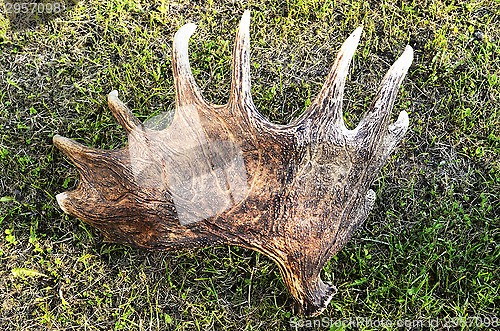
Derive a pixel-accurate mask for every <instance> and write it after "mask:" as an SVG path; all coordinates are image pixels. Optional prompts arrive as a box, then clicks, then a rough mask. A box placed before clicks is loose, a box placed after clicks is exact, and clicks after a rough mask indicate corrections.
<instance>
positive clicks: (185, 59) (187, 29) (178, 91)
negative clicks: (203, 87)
mask: <svg viewBox="0 0 500 331" xmlns="http://www.w3.org/2000/svg"><path fill="white" fill-rule="evenodd" d="M195 30H196V24H194V23H188V24H185V25H183V26H182V27H181V28H180V29H179V30H178V31H177V32H176V33H175V36H174V45H173V50H172V52H173V54H172V69H173V72H174V82H175V97H176V104H177V108H178V109H179V108H181V107H182V106H185V105H189V104H192V103H194V102H198V103H205V101H204V99H203V96H202V94H201V92H200V90H199V88H198V85H196V82H195V80H194V77H193V73H192V72H191V66H190V64H189V54H188V49H189V38H190V37H191V35H192V34H193V33H194V31H195Z"/></svg>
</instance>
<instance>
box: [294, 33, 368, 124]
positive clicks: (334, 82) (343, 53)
mask: <svg viewBox="0 0 500 331" xmlns="http://www.w3.org/2000/svg"><path fill="white" fill-rule="evenodd" d="M362 32H363V27H362V26H360V27H358V28H357V29H356V30H354V32H353V33H351V35H350V36H349V37H348V38H347V39H346V41H345V42H344V44H343V45H342V47H341V48H340V51H339V53H338V54H337V58H336V59H335V62H334V64H333V66H332V68H331V69H330V72H329V74H328V77H327V78H326V81H325V83H324V84H323V87H322V89H321V91H320V93H319V94H318V96H317V97H316V99H315V100H314V101H313V103H312V104H311V105H310V106H309V107H308V109H307V110H306V111H305V113H304V115H303V117H304V119H305V118H309V117H319V118H324V119H328V121H329V122H330V121H331V122H333V125H334V127H335V128H339V129H342V128H344V127H345V124H344V121H343V113H342V98H343V95H344V87H345V81H346V79H347V75H348V74H349V65H350V63H351V60H352V58H353V56H354V52H355V51H356V48H357V47H358V44H359V39H360V37H361V33H362ZM299 120H300V119H299Z"/></svg>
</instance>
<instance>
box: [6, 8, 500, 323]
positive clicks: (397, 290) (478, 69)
mask: <svg viewBox="0 0 500 331" xmlns="http://www.w3.org/2000/svg"><path fill="white" fill-rule="evenodd" d="M66 5H67V10H66V11H65V12H63V13H61V14H59V15H48V16H47V15H45V16H44V15H41V17H39V18H38V19H37V20H34V19H30V20H28V19H26V17H23V16H19V15H18V16H13V15H3V16H2V18H1V19H0V77H1V78H0V84H1V88H0V163H1V164H2V167H0V198H1V199H0V210H1V213H0V230H1V231H0V327H1V329H2V330H16V329H19V330H27V329H30V330H31V329H53V330H62V329H84V330H111V329H113V330H157V329H163V330H202V329H203V330H207V329H208V330H209V329H214V330H233V329H245V330H267V329H269V330H289V329H295V328H299V329H300V325H302V326H304V327H307V326H309V325H310V326H312V328H313V329H325V328H326V329H330V330H336V329H343V327H342V326H340V325H339V324H332V325H331V327H330V325H328V327H326V326H325V325H319V322H321V321H320V320H318V319H310V320H302V321H299V322H297V323H295V324H294V323H290V319H291V318H293V317H294V316H293V314H291V307H292V302H291V297H290V296H289V294H288V293H287V292H286V289H285V288H284V285H283V283H282V281H281V277H280V275H279V271H278V268H277V267H276V265H275V264H274V263H273V262H272V261H270V260H269V259H268V258H266V257H265V256H263V255H259V254H258V253H255V252H252V251H248V250H245V249H241V248H238V247H213V248H206V249H196V250H181V251H176V252H156V253H150V252H144V251H138V250H133V249H130V248H128V247H123V246H118V245H112V244H106V243H103V241H102V236H101V235H100V234H99V233H98V232H97V231H95V230H94V229H92V228H90V227H88V226H87V225H85V224H84V223H82V222H81V221H79V220H78V219H74V218H72V217H68V216H67V215H65V214H63V213H62V211H61V210H60V209H59V208H58V206H57V203H56V201H55V199H54V196H55V195H56V194H57V193H59V192H62V191H66V190H70V189H72V188H75V187H76V185H77V182H78V175H77V172H76V169H75V168H74V167H73V165H72V164H71V162H69V160H68V159H67V158H65V157H64V156H63V155H62V153H61V152H59V151H57V150H56V149H54V147H53V145H52V140H51V139H52V136H53V135H54V134H56V133H57V134H62V135H65V136H68V137H72V138H75V139H77V140H78V141H80V142H82V143H85V144H87V145H90V146H94V147H99V148H105V149H112V148H118V147H120V146H123V145H124V143H125V135H124V133H123V131H122V129H121V128H120V127H119V125H118V124H117V122H116V121H115V120H114V119H113V118H112V116H111V113H110V111H109V110H108V109H107V107H106V103H105V99H104V98H105V95H106V94H107V93H108V92H109V91H111V90H113V89H118V90H119V91H120V96H121V99H122V100H123V101H124V102H125V103H126V104H127V105H128V106H129V107H130V108H131V109H132V110H133V111H134V113H135V114H136V115H137V116H138V117H139V118H140V119H141V120H143V121H144V120H147V119H148V118H151V117H152V116H154V115H157V114H160V113H163V112H167V113H168V112H172V110H173V107H174V89H173V77H172V71H171V67H170V54H171V42H172V37H173V34H174V33H175V31H176V30H177V29H178V28H179V27H180V26H181V25H182V24H184V23H186V22H196V23H197V24H198V30H197V33H196V34H195V36H194V37H193V39H192V41H191V44H190V59H191V66H192V68H193V72H194V74H195V77H196V80H197V82H198V83H199V85H200V87H201V89H202V90H203V92H204V94H205V96H206V98H207V99H208V100H210V101H212V102H214V103H220V104H222V103H225V102H227V100H228V91H229V85H230V78H229V77H230V63H231V50H232V45H233V38H234V35H235V30H236V26H237V23H238V21H239V18H240V16H241V14H242V13H243V11H244V9H246V8H249V9H251V11H252V26H251V38H252V41H251V47H252V80H253V81H252V83H253V87H252V90H253V97H254V101H255V103H256V105H257V107H258V109H259V110H260V111H261V112H262V114H264V115H265V116H266V117H267V118H269V119H270V120H271V121H273V122H276V123H288V122H290V121H291V120H293V119H294V118H296V117H297V116H298V115H299V114H300V113H301V112H302V111H303V110H304V109H305V107H307V105H308V104H309V103H310V102H311V100H312V99H313V98H314V97H315V96H316V94H317V93H318V91H319V89H320V87H321V85H322V83H323V80H324V78H325V77H326V75H327V73H328V70H329V67H330V66H331V65H332V64H333V61H334V59H335V56H336V52H337V51H338V49H339V47H340V45H341V43H342V42H343V41H344V40H345V38H346V37H347V36H348V35H349V34H350V32H352V31H353V30H354V29H355V28H356V27H357V26H359V25H361V24H362V25H363V26H364V32H363V36H362V39H361V42H360V46H359V47H358V50H357V53H356V55H355V58H354V61H353V65H352V69H351V74H350V77H349V81H348V86H347V91H346V94H345V97H344V98H345V102H344V111H345V120H346V123H347V124H348V126H350V127H353V126H355V125H356V123H357V122H358V121H359V119H360V116H361V115H362V114H363V111H364V110H365V109H366V108H367V107H368V105H369V104H370V102H371V100H372V99H373V97H374V95H375V93H376V92H377V88H378V84H379V83H380V81H381V79H382V77H383V74H384V72H385V71H386V70H387V69H388V67H389V66H390V64H392V63H393V61H394V60H395V59H396V57H397V56H398V55H399V54H401V52H402V50H403V48H404V46H405V45H406V44H410V45H411V46H412V47H413V48H414V50H415V59H414V63H413V65H412V67H411V68H410V72H409V74H408V76H407V78H406V80H405V81H404V83H403V87H402V90H401V91H400V94H399V96H398V99H397V103H396V106H395V110H394V112H393V114H397V113H399V110H401V109H405V110H406V111H407V112H408V113H409V115H410V130H409V132H408V133H407V135H406V137H405V139H404V141H403V143H402V144H401V145H400V146H399V148H398V149H397V151H396V152H395V153H394V155H393V156H392V158H391V159H390V162H389V163H388V165H387V166H386V167H385V168H384V169H383V171H382V173H381V174H380V176H379V178H378V180H377V181H376V182H375V183H374V185H373V189H374V190H376V193H377V201H376V203H375V207H374V210H373V211H372V213H371V214H370V216H369V218H368V220H367V221H366V223H365V224H364V225H363V226H362V228H361V229H359V230H358V231H357V232H356V234H355V236H354V237H353V238H352V240H351V241H350V242H349V243H348V244H347V246H346V247H345V248H344V249H343V250H342V251H341V252H340V253H339V254H337V255H336V256H335V257H334V258H333V259H332V260H331V261H330V263H328V265H327V266H326V267H325V269H324V272H323V275H322V277H323V278H324V279H326V280H332V281H333V282H334V283H335V284H336V285H337V287H338V289H339V292H338V294H337V295H336V296H335V297H334V299H333V300H332V302H331V303H330V305H329V307H328V309H327V310H326V312H325V313H324V314H323V315H322V316H321V317H324V318H328V319H330V320H329V321H337V320H346V321H349V319H351V320H352V319H355V318H360V317H362V318H365V319H367V320H366V323H364V325H358V327H357V328H356V327H354V326H352V325H351V326H346V327H345V329H362V330H376V329H380V328H381V327H380V325H379V326H377V325H373V324H370V323H369V320H372V321H376V320H388V321H393V322H397V321H400V320H408V321H416V320H419V319H424V320H428V321H431V320H438V322H439V323H438V324H432V325H431V326H430V328H431V329H446V326H453V325H455V324H457V322H458V324H460V323H462V322H463V321H465V322H466V323H468V324H470V323H471V321H472V318H474V317H477V318H478V319H477V321H478V323H479V322H482V323H483V328H487V327H488V326H489V327H490V328H493V327H494V326H495V325H497V324H494V323H496V322H498V318H500V293H499V288H500V284H499V277H498V275H499V273H500V267H499V265H500V263H499V262H500V235H499V228H500V198H499V194H498V192H499V191H500V162H499V160H500V103H499V98H500V69H499V68H500V49H499V40H500V4H499V3H498V2H496V1H493V0H490V1H472V2H471V1H460V0H459V1H437V0H429V1H413V2H411V1H397V2H393V1H382V2H380V3H379V2H363V1H326V2H319V1H314V0H302V1H278V2H276V1H251V2H249V3H243V4H242V2H240V1H234V2H230V1H208V2H201V1H200V2H197V1H178V2H169V1H158V2H156V3H152V2H147V1H126V0H115V1H109V2H99V1H88V2H83V1H82V2H78V3H73V4H71V3H66ZM464 319H465V320H464ZM495 321H496V322H495ZM446 323H448V324H446ZM492 323H493V324H492ZM327 324H328V323H327ZM411 327H414V329H426V327H422V326H421V325H420V326H419V325H418V324H415V325H411ZM385 328H386V329H394V330H396V329H398V326H397V323H396V326H392V327H388V326H387V327H385ZM406 328H407V329H408V328H410V327H409V326H408V325H407V327H406ZM455 329H460V327H457V328H455ZM463 329H468V328H467V327H464V328H463Z"/></svg>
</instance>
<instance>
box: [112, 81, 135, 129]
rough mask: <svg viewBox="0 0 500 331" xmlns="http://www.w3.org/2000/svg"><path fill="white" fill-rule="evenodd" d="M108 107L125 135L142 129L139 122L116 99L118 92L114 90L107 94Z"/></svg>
mask: <svg viewBox="0 0 500 331" xmlns="http://www.w3.org/2000/svg"><path fill="white" fill-rule="evenodd" d="M108 107H109V109H110V110H111V112H112V113H113V115H114V116H115V118H116V120H117V121H118V122H119V123H120V125H121V126H122V127H123V129H124V130H125V131H126V132H127V134H130V133H132V132H133V131H134V130H137V129H138V128H142V123H141V121H139V119H138V118H137V117H135V116H134V114H132V112H131V111H130V110H129V109H128V108H127V106H125V104H124V103H123V102H122V101H121V100H120V99H118V91H116V90H114V91H111V93H109V94H108Z"/></svg>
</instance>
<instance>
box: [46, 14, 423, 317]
mask: <svg viewBox="0 0 500 331" xmlns="http://www.w3.org/2000/svg"><path fill="white" fill-rule="evenodd" d="M249 26H250V12H249V11H246V12H245V13H244V15H243V18H242V19H241V23H240V26H239V29H238V32H237V39H236V43H235V46H234V58H233V73H232V86H231V96H230V98H229V102H228V104H227V105H224V106H218V105H213V104H211V103H209V102H208V101H206V100H205V99H204V98H203V96H202V94H201V93H200V90H199V88H198V86H197V85H196V83H195V81H194V78H193V76H192V73H191V69H190V66H189V59H188V42H189V38H190V36H191V35H192V34H193V32H194V31H195V28H196V26H195V25H194V24H186V25H184V26H183V27H181V28H180V29H179V31H178V32H177V33H176V35H175V38H174V45H173V60H172V65H173V73H174V77H175V87H176V113H175V116H174V119H173V121H172V123H171V125H170V126H169V127H168V128H166V129H164V130H160V131H155V130H151V129H149V128H146V127H145V126H144V125H143V124H142V123H141V122H140V121H139V120H138V119H137V118H136V117H134V115H133V114H132V113H131V112H130V111H129V110H128V109H127V107H126V106H125V105H124V104H123V103H122V102H121V101H120V100H119V99H118V93H117V92H116V91H113V92H111V93H110V94H109V95H108V104H109V108H110V109H111V111H112V113H113V115H114V116H115V117H116V119H117V120H118V122H119V123H120V124H121V126H122V127H123V128H124V129H125V131H126V132H127V135H128V145H127V146H126V147H125V148H122V149H118V150H112V151H108V150H100V149H94V148H90V147H86V146H83V145H81V144H79V143H76V142H74V141H72V140H70V139H67V138H64V137H61V136H58V135H56V136H54V144H55V145H56V146H57V148H59V149H60V150H62V151H63V152H64V153H65V154H66V155H67V156H68V157H69V158H70V159H71V160H72V161H73V162H74V163H75V165H76V167H77V168H78V170H79V172H80V183H79V185H78V188H77V189H76V190H75V191H72V192H64V193H61V194H59V195H57V201H58V203H59V205H60V206H61V208H62V209H63V210H64V211H65V212H66V213H68V214H71V215H74V216H76V217H78V218H80V219H81V220H83V221H85V222H87V223H89V224H90V225H92V226H94V227H96V228H98V229H99V230H100V231H101V232H102V233H103V234H104V236H105V237H106V239H107V240H108V241H112V242H117V243H123V244H128V245H131V246H135V247H143V248H147V249H172V248H178V247H187V246H190V247H192V246H198V247H200V246H209V245H214V244H218V245H219V244H230V245H238V246H243V247H246V248H250V249H253V250H256V251H259V252H261V253H263V254H265V255H267V256H268V257H270V258H271V259H272V260H274V261H275V262H276V263H277V264H278V266H279V269H280V271H281V275H282V277H283V280H284V283H285V285H286V286H287V288H288V290H289V291H290V293H291V294H292V296H293V297H294V298H295V300H296V301H297V302H298V303H299V306H300V307H301V312H302V313H303V314H304V315H306V316H315V315H318V314H320V313H321V312H322V311H323V309H325V308H326V306H327V305H328V302H329V301H330V299H331V297H332V296H333V295H334V294H335V293H336V288H335V287H334V286H333V285H332V284H331V283H328V282H326V283H325V282H323V281H322V280H321V279H320V276H319V275H320V272H321V269H322V268H323V266H324V265H325V263H326V262H327V261H328V260H329V259H330V258H331V257H332V256H333V255H334V254H335V253H336V252H338V251H339V250H340V249H341V248H342V247H343V246H344V245H345V243H346V242H347V240H348V239H349V238H350V237H351V236H352V234H353V232H354V231H355V230H356V229H357V228H358V227H359V226H360V224H362V222H363V221H364V220H365V219H366V218H367V215H368V213H369V212H370V209H371V208H372V205H373V202H374V200H375V193H374V192H373V191H372V190H370V189H369V188H370V185H371V183H372V182H373V180H374V179H375V177H376V176H377V174H378V173H379V171H380V168H381V167H382V166H383V165H384V164H385V162H386V159H387V157H388V156H389V154H390V153H391V152H392V150H393V149H394V147H395V146H396V144H397V143H398V142H399V141H400V140H401V139H402V137H403V135H404V134H405V132H406V130H407V128H408V115H407V113H406V112H405V111H402V112H401V113H400V115H399V118H398V120H397V121H396V122H395V123H394V124H391V125H388V122H389V117H390V110H391V109H392V106H393V104H394V100H395V98H396V95H397V90H398V87H399V85H400V84H401V82H402V80H403V78H404V76H405V75H406V72H407V70H408V68H409V67H410V64H411V62H412V59H413V51H412V49H411V47H409V46H407V48H406V50H405V51H404V53H403V54H402V55H401V57H400V58H399V59H398V60H397V61H396V63H395V64H394V65H393V66H392V67H391V68H390V70H389V72H388V73H387V74H386V76H385V77H384V79H383V82H382V86H381V88H380V90H379V92H378V95H377V97H376V98H375V101H374V102H373V104H372V105H371V107H370V109H369V110H368V112H367V113H366V115H365V116H364V118H363V119H362V120H361V122H360V123H359V125H358V126H357V127H356V128H355V129H354V130H349V129H347V128H346V127H345V125H344V121H343V116H342V95H343V91H344V84H345V79H346V77H347V74H348V68H349V63H350V61H351V58H352V57H353V54H354V51H355V49H356V46H357V44H358V41H359V38H360V35H361V31H362V28H358V29H356V30H355V31H354V32H353V33H352V34H351V36H350V37H349V38H348V39H347V41H346V42H345V43H344V45H343V46H342V48H341V49H340V52H339V54H338V56H337V59H336V60H335V63H334V65H333V68H332V69H331V71H330V73H329V75H328V77H327V79H326V83H325V85H324V86H323V88H322V90H321V92H320V93H319V95H318V97H317V98H316V100H314V102H313V103H312V104H311V105H310V106H309V107H308V108H307V110H306V111H305V112H304V113H303V114H302V115H301V116H300V117H299V118H298V119H297V120H296V121H294V122H293V123H291V124H288V125H276V124H273V123H270V122H269V121H267V120H266V119H265V118H264V117H263V116H262V115H260V114H259V113H258V111H257V109H256V108H255V106H254V104H253V102H252V96H251V94H250V42H249Z"/></svg>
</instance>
